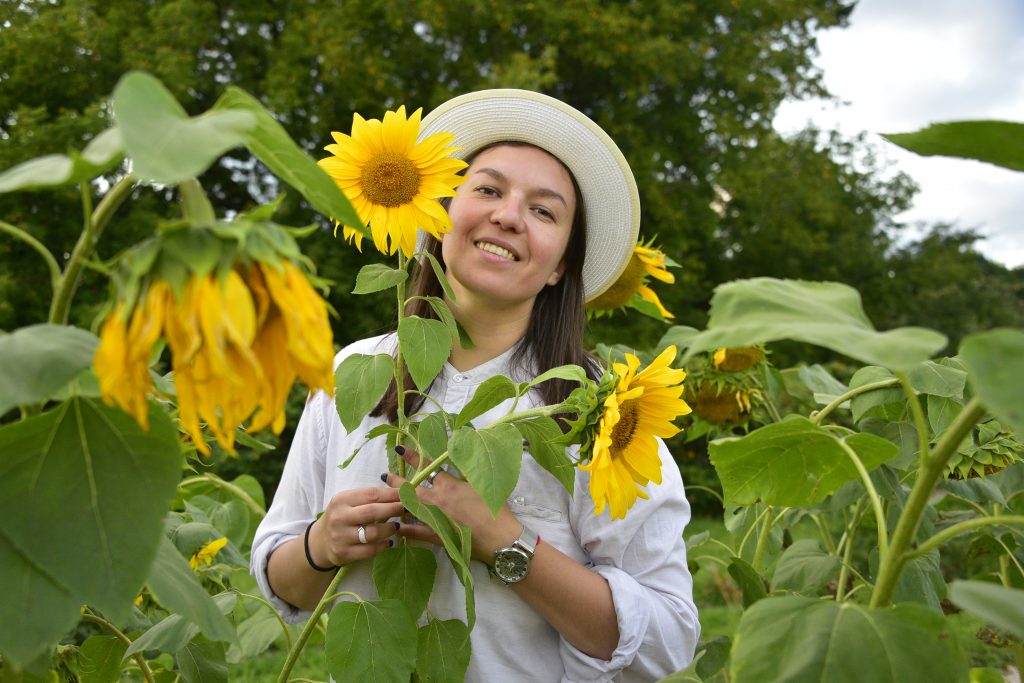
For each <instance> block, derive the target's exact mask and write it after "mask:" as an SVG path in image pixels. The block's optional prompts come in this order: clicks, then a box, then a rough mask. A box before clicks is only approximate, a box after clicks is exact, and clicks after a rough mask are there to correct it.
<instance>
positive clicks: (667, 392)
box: [580, 346, 690, 519]
mask: <svg viewBox="0 0 1024 683" xmlns="http://www.w3.org/2000/svg"><path fill="white" fill-rule="evenodd" d="M675 356H676V347H675V346H669V347H668V348H666V349H665V350H664V351H662V353H661V354H660V355H659V356H658V357H657V358H655V359H654V361H652V362H651V364H650V365H648V366H647V367H646V368H645V369H643V370H640V371H639V372H638V370H639V368H640V359H638V358H637V357H636V356H634V355H632V354H628V353H627V354H626V362H625V363H615V364H613V366H612V370H613V372H614V373H615V374H616V375H617V377H618V383H617V385H616V387H615V390H614V391H612V392H610V393H609V394H608V396H607V398H605V401H604V406H603V409H602V413H601V417H600V419H599V421H598V424H597V428H596V429H597V431H596V434H595V436H594V440H593V449H592V452H591V453H590V454H586V453H585V454H584V455H585V456H587V455H589V458H590V460H589V462H587V463H585V464H581V465H580V468H581V469H583V470H586V471H588V472H590V495H591V497H592V498H593V499H594V513H595V514H601V513H602V512H603V511H604V509H605V506H608V507H609V508H610V510H611V516H612V519H621V518H623V517H625V516H626V511H627V510H629V508H631V507H632V506H633V504H634V503H635V502H636V499H637V498H638V497H640V498H647V493H646V492H645V491H644V490H643V489H642V488H641V487H643V486H646V485H647V484H648V483H650V482H652V481H653V482H654V483H655V484H660V483H661V457H660V456H659V454H658V441H657V439H656V438H655V437H661V438H668V437H671V436H675V435H676V434H678V433H679V431H680V429H679V428H678V427H676V426H675V425H674V424H673V421H674V420H675V419H676V418H677V417H679V416H680V415H686V414H687V413H689V412H690V407H689V406H688V405H687V404H686V401H684V400H683V399H682V398H681V395H682V393H683V385H682V382H683V379H684V378H685V377H686V373H685V372H683V371H682V370H677V369H674V368H672V367H671V364H672V361H673V360H674V359H675Z"/></svg>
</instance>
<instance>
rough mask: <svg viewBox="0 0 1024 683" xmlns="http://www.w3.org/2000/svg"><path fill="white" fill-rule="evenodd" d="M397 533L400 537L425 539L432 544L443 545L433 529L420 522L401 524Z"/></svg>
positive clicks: (415, 539) (414, 539)
mask: <svg viewBox="0 0 1024 683" xmlns="http://www.w3.org/2000/svg"><path fill="white" fill-rule="evenodd" d="M398 533H399V535H400V536H401V537H402V538H406V539H409V540H413V541H426V542H427V543H433V544H434V545H444V543H443V541H441V537H440V536H438V535H437V534H436V533H434V530H433V529H431V528H430V527H429V526H427V525H426V524H423V523H422V522H419V523H415V524H403V525H402V528H401V529H399V531H398Z"/></svg>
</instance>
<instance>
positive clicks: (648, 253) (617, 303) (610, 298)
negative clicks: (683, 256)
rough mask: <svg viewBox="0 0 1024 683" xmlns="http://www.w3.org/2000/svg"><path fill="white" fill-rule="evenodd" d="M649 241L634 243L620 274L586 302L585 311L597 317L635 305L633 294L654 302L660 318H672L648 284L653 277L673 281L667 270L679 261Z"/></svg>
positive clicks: (668, 281) (672, 276) (651, 302)
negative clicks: (601, 291) (631, 253)
mask: <svg viewBox="0 0 1024 683" xmlns="http://www.w3.org/2000/svg"><path fill="white" fill-rule="evenodd" d="M651 244H652V243H651V242H648V243H647V244H644V243H643V242H638V243H637V245H636V247H635V248H634V249H633V255H632V256H631V257H630V259H629V263H628V264H627V265H626V269H625V270H624V271H622V275H620V276H619V278H618V279H617V280H616V281H615V282H614V283H612V286H611V287H609V288H608V289H607V290H606V291H605V292H604V293H602V294H601V295H600V296H599V297H597V298H595V299H593V300H591V301H589V302H587V310H588V311H590V312H591V313H592V314H593V315H598V316H600V315H602V314H605V313H610V312H611V311H614V310H617V309H620V308H625V307H626V306H634V303H635V301H636V297H639V298H640V299H642V300H643V301H646V302H648V303H650V304H653V305H654V307H655V308H657V310H658V312H659V313H660V314H661V317H663V318H674V317H675V316H674V315H672V314H671V313H670V312H669V311H668V309H666V308H665V307H664V306H663V305H662V304H661V300H660V299H659V298H658V295H657V294H655V293H654V290H653V289H651V288H650V287H648V286H647V284H648V282H649V278H652V277H653V278H654V279H656V280H661V281H662V282H667V283H670V284H671V283H673V282H675V281H676V278H675V275H673V274H672V273H670V272H668V268H669V267H672V266H676V265H678V264H676V263H675V262H674V261H672V259H670V258H668V256H666V255H665V253H664V252H662V251H661V250H660V249H656V248H654V247H652V246H651Z"/></svg>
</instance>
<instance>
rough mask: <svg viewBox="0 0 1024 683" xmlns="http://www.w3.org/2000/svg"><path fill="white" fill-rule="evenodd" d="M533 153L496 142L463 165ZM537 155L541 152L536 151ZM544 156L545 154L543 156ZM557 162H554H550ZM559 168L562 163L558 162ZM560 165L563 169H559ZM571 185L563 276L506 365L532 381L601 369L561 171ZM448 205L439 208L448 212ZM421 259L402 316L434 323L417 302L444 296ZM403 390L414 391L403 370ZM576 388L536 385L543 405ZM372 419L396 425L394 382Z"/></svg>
mask: <svg viewBox="0 0 1024 683" xmlns="http://www.w3.org/2000/svg"><path fill="white" fill-rule="evenodd" d="M502 146H511V147H536V145H531V144H530V143H528V142H520V141H504V142H495V143H492V144H490V145H487V146H486V147H482V148H480V149H478V150H476V151H475V152H474V153H473V154H472V155H471V156H470V157H469V158H467V159H466V161H467V162H469V163H470V164H472V163H473V160H474V159H475V158H476V157H477V156H479V155H480V154H481V153H483V152H485V151H487V150H489V149H491V148H493V147H502ZM538 149H542V148H538ZM542 151H547V150H542ZM555 158H556V159H557V157H555ZM559 163H561V161H559ZM564 166H565V165H564V164H563V167H564ZM566 172H568V173H569V177H570V178H571V179H572V187H573V191H574V192H575V194H576V211H575V212H574V213H573V217H572V232H571V233H570V235H569V243H568V244H567V245H566V248H565V273H564V274H563V275H562V277H561V278H560V279H559V280H558V282H557V283H555V284H554V285H548V286H546V287H544V288H543V289H542V290H541V291H540V292H539V293H538V294H537V298H536V299H534V302H533V310H532V311H531V313H530V322H529V324H528V325H527V327H526V334H525V335H523V340H522V343H520V344H519V345H518V346H517V347H516V349H515V351H514V352H513V354H512V357H511V359H510V363H511V365H512V366H513V367H516V368H518V369H521V370H523V371H525V372H526V373H528V374H531V375H534V376H536V375H539V374H541V373H542V372H546V371H547V370H550V369H551V368H554V367H558V366H559V365H569V364H573V365H579V366H581V367H583V368H584V369H585V370H586V371H587V374H588V375H589V376H590V377H591V378H593V379H598V378H599V377H600V372H601V371H600V364H599V363H598V361H597V359H596V358H594V357H593V356H592V355H591V354H589V353H588V352H587V350H586V347H585V346H584V343H583V327H584V323H585V322H586V310H585V308H584V301H583V262H584V260H585V259H586V245H587V216H586V211H585V209H584V205H583V195H582V193H581V192H580V188H579V185H578V184H577V183H576V178H575V177H574V176H573V175H572V172H571V171H569V169H568V168H566ZM449 202H450V200H447V199H446V200H444V201H443V202H442V203H443V204H444V205H445V208H446V209H447V208H448V204H449ZM425 251H428V252H429V253H430V254H432V255H433V256H434V257H435V258H436V259H437V260H438V262H439V263H440V264H441V267H442V269H444V270H445V271H446V272H447V268H446V267H445V263H444V257H443V256H442V253H441V241H440V240H438V239H435V238H434V237H432V236H429V235H427V236H426V249H425ZM426 261H427V260H426V259H420V260H419V261H418V262H417V263H416V265H415V266H413V271H412V277H411V282H410V286H409V290H408V296H409V297H410V301H409V303H408V304H406V307H405V315H407V316H409V315H415V316H419V317H421V318H434V319H436V318H437V315H436V314H435V313H434V309H433V308H432V307H431V306H430V304H429V303H428V302H427V301H425V300H424V299H422V298H418V297H428V296H435V297H443V296H444V291H443V289H442V287H441V283H440V281H439V280H438V279H437V276H436V275H435V274H434V270H433V268H431V267H430V264H429V263H427V262H426ZM403 384H404V386H405V387H412V386H414V384H413V381H412V377H411V376H410V375H409V371H408V368H405V379H404V382H403ZM575 387H576V384H575V382H570V381H568V380H562V379H553V380H549V381H547V382H544V383H543V384H541V385H540V386H539V387H538V388H537V389H538V391H539V392H540V395H541V398H542V400H543V401H544V403H545V404H546V405H554V404H557V403H561V402H562V401H564V400H565V399H566V397H567V396H568V395H569V392H571V391H572V390H573V389H574V388H575ZM423 400H424V399H423V396H421V395H419V394H418V393H416V392H408V391H407V393H406V399H405V414H406V415H411V414H412V413H414V412H415V411H416V410H418V409H419V407H420V406H421V405H422V404H423ZM371 415H372V416H374V417H379V416H381V415H384V416H387V418H388V419H389V420H390V421H392V422H394V421H395V420H396V419H398V390H397V387H396V384H395V382H394V381H392V382H391V386H389V387H388V390H387V392H385V394H384V397H383V398H381V400H380V403H378V404H377V407H376V408H374V409H373V412H372V413H371Z"/></svg>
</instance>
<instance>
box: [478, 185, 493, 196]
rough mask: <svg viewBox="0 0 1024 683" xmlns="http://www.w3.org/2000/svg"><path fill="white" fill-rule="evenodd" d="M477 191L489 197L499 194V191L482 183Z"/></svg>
mask: <svg viewBox="0 0 1024 683" xmlns="http://www.w3.org/2000/svg"><path fill="white" fill-rule="evenodd" d="M476 191H477V192H478V193H480V194H482V195H484V196H487V197H494V196H496V195H497V194H498V191H497V190H495V189H494V188H493V187H490V186H488V185H481V186H479V187H478V188H476Z"/></svg>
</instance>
